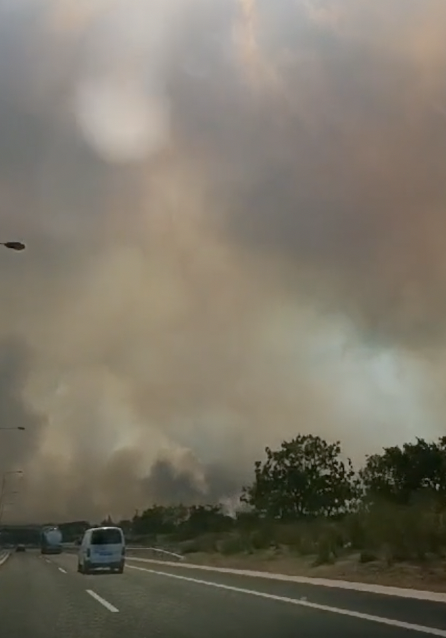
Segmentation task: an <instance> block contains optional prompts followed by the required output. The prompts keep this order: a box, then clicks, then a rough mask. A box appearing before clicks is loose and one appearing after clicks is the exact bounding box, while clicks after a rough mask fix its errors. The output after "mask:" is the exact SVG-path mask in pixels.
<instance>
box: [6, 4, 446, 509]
mask: <svg viewBox="0 0 446 638" xmlns="http://www.w3.org/2000/svg"><path fill="white" fill-rule="evenodd" d="M445 78H446V4H445V2H444V0H393V1H392V2H391V3H389V2H388V1H387V0H374V1H373V2H370V0H319V1H317V0H257V2H255V0H207V1H205V0H101V1H100V2H99V0H97V1H96V2H87V1H86V0H85V1H81V0H64V1H62V0H20V1H19V0H0V194H1V207H0V218H1V233H2V236H1V239H3V240H6V239H19V240H23V241H25V242H26V243H27V246H28V249H27V251H26V252H24V253H20V254H14V253H11V252H9V251H6V250H5V251H3V252H2V253H1V255H0V267H1V277H0V295H1V299H2V302H3V303H2V313H1V315H0V415H1V425H2V426H12V425H22V426H25V427H26V432H18V431H16V432H13V431H4V432H2V433H1V439H0V444H1V447H0V470H1V471H5V470H11V469H18V468H20V469H23V470H24V472H25V475H24V478H23V480H22V481H21V483H20V494H19V496H18V498H16V499H15V505H14V507H13V508H12V509H11V510H8V517H10V518H11V520H12V519H13V518H15V519H20V520H25V519H26V520H48V519H53V520H64V519H71V520H73V519H76V518H98V517H100V516H103V515H104V514H108V513H111V514H113V515H116V516H128V515H131V514H132V513H133V511H134V509H135V508H142V507H145V506H147V505H149V504H150V503H153V502H155V501H156V502H164V503H166V502H172V501H174V502H175V501H179V500H182V501H193V500H200V501H210V500H216V499H224V498H228V497H231V496H233V495H234V494H235V493H236V492H237V490H238V488H239V487H240V485H241V484H242V483H243V482H245V481H246V480H247V479H248V478H249V476H250V474H251V471H252V464H253V461H254V460H255V459H256V458H259V457H261V455H262V452H263V448H264V446H265V445H271V446H275V445H278V444H279V443H280V441H281V440H282V439H283V438H287V437H292V436H295V435H296V434H298V433H301V432H303V433H314V434H318V435H321V436H324V437H326V438H328V439H330V440H335V439H338V438H340V439H341V440H342V441H343V443H344V449H345V452H346V453H348V454H350V455H352V456H353V458H354V459H358V460H360V459H361V458H362V456H363V455H364V454H365V453H367V452H373V451H376V450H377V449H379V448H380V447H381V446H383V445H386V444H393V443H399V442H402V441H404V440H407V439H410V438H413V437H414V436H416V435H419V436H425V437H434V436H437V435H440V434H443V433H444V431H445V426H444V413H445V408H446V399H445V396H446V393H445V391H446V381H445V378H446V375H445V372H446V367H445V365H444V356H445V353H446V347H445V346H446V214H445V211H444V206H445V203H446V79H445ZM9 485H10V488H11V490H12V489H13V488H14V486H17V482H16V481H15V480H14V476H10V481H9ZM5 520H6V519H5Z"/></svg>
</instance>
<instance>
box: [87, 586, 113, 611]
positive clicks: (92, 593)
mask: <svg viewBox="0 0 446 638" xmlns="http://www.w3.org/2000/svg"><path fill="white" fill-rule="evenodd" d="M85 591H86V592H87V594H90V596H92V597H93V598H94V599H95V600H97V601H98V603H101V605H104V607H105V608H106V609H108V610H109V611H113V612H116V611H119V609H117V608H116V607H115V606H114V605H112V604H111V603H109V602H108V600H105V598H102V596H99V594H97V593H96V592H95V591H93V590H92V589H86V590H85Z"/></svg>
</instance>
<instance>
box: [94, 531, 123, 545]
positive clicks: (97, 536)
mask: <svg viewBox="0 0 446 638" xmlns="http://www.w3.org/2000/svg"><path fill="white" fill-rule="evenodd" d="M118 543H122V534H121V531H120V530H119V529H97V530H95V531H94V532H92V534H91V544H92V545H116V544H118Z"/></svg>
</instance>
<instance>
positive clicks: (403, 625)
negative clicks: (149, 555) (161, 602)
mask: <svg viewBox="0 0 446 638" xmlns="http://www.w3.org/2000/svg"><path fill="white" fill-rule="evenodd" d="M128 567H129V568H130V569H137V570H139V571H142V572H149V573H150V574H155V575H157V576H168V577H169V578H177V579H178V580H186V581H189V582H191V583H197V584H199V585H207V586H208V587H216V588H218V589H226V590H227V591H235V592H238V593H240V594H250V595H251V596H258V597H259V598H267V599H269V600H277V601H279V602H284V603H289V604H291V605H300V606H301V607H308V608H310V609H316V610H318V611H328V612H331V613H333V614H339V615H342V616H350V617H351V618H358V619H359V620H369V621H372V622H377V623H381V624H382V625H389V626H390V627H399V628H400V629H409V630H412V631H418V632H419V633H424V634H430V635H431V636H441V637H442V638H446V630H445V629H436V628H435V627H425V626H424V625H415V624H412V623H407V622H403V621H401V620H393V619H392V618H385V617H383V616H372V615H371V614H364V613H362V612H360V611H352V610H350V609H341V608H339V607H331V606H329V605H320V604H319V603H310V602H308V601H306V600H299V599H296V598H288V597H287V596H277V595H275V594H268V593H266V592H260V591H256V590H255V589H245V588H243V587H234V586H232V585H223V584H222V583H214V582H211V581H208V580H200V579H198V578H191V577H190V576H180V575H179V574H169V573H167V572H160V571H157V570H154V569H147V567H136V565H128Z"/></svg>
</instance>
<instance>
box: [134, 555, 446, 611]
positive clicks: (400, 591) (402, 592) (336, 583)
mask: <svg viewBox="0 0 446 638" xmlns="http://www.w3.org/2000/svg"><path fill="white" fill-rule="evenodd" d="M126 560H134V561H137V562H140V563H152V564H156V565H167V566H169V567H179V568H180V569H182V568H185V569H198V570H202V571H209V572H214V573H215V572H217V573H221V574H235V575H236V576H249V577H252V578H264V579H266V580H280V581H283V582H286V583H301V584H303V585H313V586H318V587H331V588H334V589H348V590H352V591H364V592H367V593H369V594H382V595H383V596H397V597H398V598H415V599H416V600H428V601H431V602H434V603H446V594H444V593H439V592H433V591H423V590H419V589H408V588H403V587H389V586H387V585H371V584H369V583H360V582H354V581H348V580H331V579H328V578H315V577H314V576H289V575H287V574H275V573H273V572H259V571H253V570H251V569H233V568H230V567H215V566H213V565H197V564H196V563H184V562H181V563H180V562H172V561H167V560H157V559H156V558H141V557H139V556H127V559H126Z"/></svg>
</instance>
